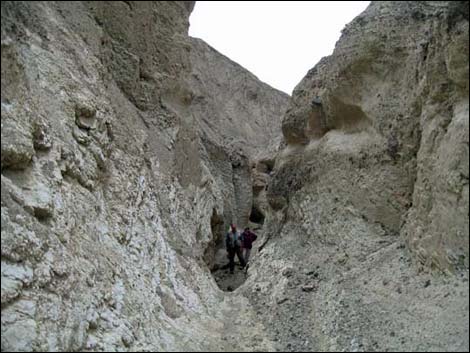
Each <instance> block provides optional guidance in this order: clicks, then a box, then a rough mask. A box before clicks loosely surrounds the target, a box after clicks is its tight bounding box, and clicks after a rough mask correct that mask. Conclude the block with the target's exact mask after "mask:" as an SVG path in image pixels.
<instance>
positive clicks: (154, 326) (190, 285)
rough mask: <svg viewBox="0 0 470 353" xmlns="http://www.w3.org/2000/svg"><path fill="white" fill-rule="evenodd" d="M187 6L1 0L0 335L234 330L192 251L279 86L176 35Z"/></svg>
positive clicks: (244, 192) (179, 335)
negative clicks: (8, 0) (259, 78)
mask: <svg viewBox="0 0 470 353" xmlns="http://www.w3.org/2000/svg"><path fill="white" fill-rule="evenodd" d="M193 6H194V4H193V3H192V2H144V3H142V2H99V3H97V2H2V8H1V11H2V25H1V26H2V27H1V28H2V120H1V124H2V128H1V131H2V141H1V156H2V157H1V171H2V173H1V174H2V176H1V179H2V188H1V195H2V196H1V202H2V208H1V217H2V218H1V221H2V222H1V224H2V245H1V249H2V253H1V256H2V257H1V260H2V266H1V268H2V295H1V300H2V328H1V330H2V335H1V336H2V351H3V350H5V351H13V350H51V351H57V350H61V351H66V350H71V351H76V350H100V351H103V350H104V351H115V350H188V349H190V350H215V349H223V348H224V347H225V345H226V346H227V347H230V346H231V344H236V340H233V341H231V340H230V338H229V339H228V340H223V339H222V336H223V335H224V334H225V332H224V325H225V321H226V316H227V315H229V313H230V310H232V306H235V305H234V304H232V305H229V304H230V303H231V300H237V301H238V304H237V306H236V307H238V306H241V307H243V308H248V307H249V305H248V304H247V303H246V302H244V301H243V298H238V299H232V298H230V297H225V296H223V295H222V292H221V291H220V290H219V288H218V287H217V285H216V284H215V282H214V279H213V278H212V276H211V274H210V271H209V269H208V266H207V264H210V263H211V262H212V261H213V257H214V253H215V250H214V248H215V244H216V241H217V239H218V238H220V235H221V234H222V232H223V231H224V230H225V229H226V227H227V225H228V223H229V222H232V221H233V222H237V223H239V224H240V225H243V224H244V222H245V223H246V222H247V221H248V217H249V215H250V212H251V206H252V191H251V169H250V158H253V157H254V155H255V152H256V146H257V143H258V142H256V141H255V140H258V141H259V145H260V146H261V147H262V148H263V145H268V142H269V141H270V140H275V137H274V135H273V134H274V131H276V130H277V131H279V129H280V118H281V116H282V112H283V109H284V107H285V106H286V103H287V98H288V97H287V95H285V94H282V93H280V92H277V91H275V90H273V89H271V88H270V87H268V86H267V85H264V84H262V83H260V82H258V80H257V79H256V78H255V77H254V76H253V75H251V74H249V73H248V72H246V71H245V70H244V69H242V68H241V67H239V66H237V65H235V64H234V63H232V62H231V61H230V60H228V59H226V58H225V57H223V56H222V55H220V54H218V53H217V52H215V51H214V50H213V49H211V48H210V47H208V46H207V45H206V44H204V43H202V42H201V41H197V40H190V39H189V38H188V36H187V28H188V18H189V14H190V11H191V10H192V7H193ZM201 61H203V62H201ZM216 78H217V79H216ZM229 78H230V80H229V82H226V81H227V80H228V79H229ZM213 79H214V80H213ZM219 85H220V87H222V90H223V94H220V89H219V88H217V87H219ZM245 95H249V99H248V101H249V102H251V104H245V102H244V99H245ZM225 100H226V101H225ZM222 103H224V104H225V105H223V106H222V105H221V104H222ZM239 118H242V119H243V120H242V121H243V125H240V126H238V124H237V119H239ZM276 136H279V135H278V134H277V135H276ZM237 310H238V309H237ZM243 312H248V309H246V310H245V311H242V312H240V313H238V314H241V315H245V314H243ZM246 315H248V314H246ZM229 316H231V315H229ZM232 331H233V332H235V330H232ZM255 333H256V327H255V330H254V331H253V334H255ZM258 344H259V346H260V347H269V344H268V343H266V344H265V342H264V340H263V339H261V340H260V341H258ZM226 349H229V348H226Z"/></svg>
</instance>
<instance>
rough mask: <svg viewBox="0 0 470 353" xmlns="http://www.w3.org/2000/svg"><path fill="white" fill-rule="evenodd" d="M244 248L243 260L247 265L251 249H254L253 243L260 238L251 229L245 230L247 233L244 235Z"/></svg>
mask: <svg viewBox="0 0 470 353" xmlns="http://www.w3.org/2000/svg"><path fill="white" fill-rule="evenodd" d="M241 238H242V248H243V258H244V259H245V263H248V260H249V259H250V253H251V248H252V247H253V242H254V241H255V240H256V239H257V238H258V236H257V235H256V234H255V233H253V232H252V231H251V230H250V228H248V227H247V228H245V231H244V232H243V233H242V236H241Z"/></svg>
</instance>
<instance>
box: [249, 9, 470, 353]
mask: <svg viewBox="0 0 470 353" xmlns="http://www.w3.org/2000/svg"><path fill="white" fill-rule="evenodd" d="M457 48H458V49H457ZM451 62H452V63H453V64H451ZM282 131H283V134H284V137H285V140H286V143H287V146H286V147H285V148H284V149H283V150H282V151H281V153H280V155H279V157H278V158H277V159H276V162H275V168H274V173H273V175H272V179H271V181H270V182H269V184H268V188H267V200H268V202H269V204H270V210H269V212H268V215H267V221H266V222H265V224H266V227H267V229H266V236H265V239H264V244H263V246H262V251H261V255H260V257H259V258H258V259H257V260H256V262H255V263H254V264H253V267H252V269H253V277H252V278H251V279H250V280H249V282H248V284H247V285H246V286H245V288H246V291H247V293H248V295H250V296H251V297H252V298H253V301H254V303H256V306H257V307H258V310H259V312H260V313H266V314H265V315H264V318H265V322H266V323H267V325H271V329H270V330H269V332H273V333H274V334H273V337H276V336H278V337H279V341H280V342H281V343H280V347H279V349H281V348H282V349H288V350H365V351H370V350H385V349H392V350H411V351H412V350H432V349H443V350H467V349H468V345H469V343H468V338H467V337H468V322H469V318H468V315H469V314H468V257H469V247H468V232H469V223H468V212H469V208H468V158H469V153H468V138H469V137H468V136H469V132H468V3H464V2H374V3H372V4H371V5H370V6H369V7H368V9H367V10H366V11H365V12H364V13H362V14H361V15H359V16H358V17H356V19H354V20H353V21H352V22H351V23H350V24H348V25H347V26H346V28H345V29H344V30H343V35H342V37H341V39H340V40H339V41H338V43H337V45H336V48H335V51H334V53H333V54H332V55H331V56H329V57H326V58H323V59H322V60H321V61H320V62H319V63H318V64H317V65H316V66H315V67H314V68H313V69H312V70H310V71H309V73H308V74H307V76H306V77H305V78H304V79H303V80H302V81H301V82H300V83H299V85H298V86H297V87H296V89H295V90H294V94H293V97H292V101H291V104H290V106H289V108H288V111H287V113H286V115H285V117H284V120H283V123H282ZM405 244H406V245H405ZM412 262H413V263H415V265H416V267H414V266H412V265H411V263H412ZM416 269H418V271H420V270H423V269H424V270H429V269H434V270H437V271H438V272H445V273H448V274H450V273H452V275H451V276H450V277H447V278H446V277H442V276H436V278H432V279H430V277H427V276H429V275H425V274H416ZM428 280H429V282H427V281H428ZM429 283H431V285H429ZM454 285H455V288H456V289H454V288H453V287H452V286H454ZM430 288H431V291H432V293H433V294H432V295H435V297H431V295H430V294H429V291H430ZM273 306H274V307H276V310H267V309H266V308H268V307H269V308H272V307H273ZM404 307H406V313H405V311H404V310H405V309H404ZM299 308H300V309H299ZM420 315H425V316H426V317H427V318H428V320H426V323H423V321H422V320H419V319H416V318H417V317H419V316H420ZM444 318H445V319H444ZM286 322H289V323H290V324H289V325H287V327H286V325H285V323H286ZM278 323H282V324H278ZM425 335H426V337H427V338H426V339H423V337H424V336H425Z"/></svg>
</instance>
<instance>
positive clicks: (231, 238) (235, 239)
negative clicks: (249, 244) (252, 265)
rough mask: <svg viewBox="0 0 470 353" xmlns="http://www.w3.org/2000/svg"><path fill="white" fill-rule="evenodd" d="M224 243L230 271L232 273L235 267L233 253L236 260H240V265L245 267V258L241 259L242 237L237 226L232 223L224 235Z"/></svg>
mask: <svg viewBox="0 0 470 353" xmlns="http://www.w3.org/2000/svg"><path fill="white" fill-rule="evenodd" d="M225 245H226V247H227V252H228V258H229V261H230V263H229V267H230V273H233V271H234V269H235V254H237V256H238V260H239V261H240V265H241V266H242V267H245V260H244V259H243V255H242V249H241V246H242V239H241V234H240V232H238V231H237V227H236V226H235V225H234V224H232V225H231V226H230V231H229V232H228V233H227V235H226V236H225Z"/></svg>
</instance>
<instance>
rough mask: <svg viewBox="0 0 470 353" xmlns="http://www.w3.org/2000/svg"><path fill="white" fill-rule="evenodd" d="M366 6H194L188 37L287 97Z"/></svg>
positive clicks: (236, 3) (206, 3) (245, 3)
mask: <svg viewBox="0 0 470 353" xmlns="http://www.w3.org/2000/svg"><path fill="white" fill-rule="evenodd" d="M368 4H369V1H308V2H307V1H273V2H270V1H197V2H196V7H195V8H194V11H193V13H192V14H191V18H190V23H191V26H190V28H189V34H190V35H191V36H193V37H197V38H201V39H203V40H204V41H206V42H207V43H208V44H210V45H211V46H212V47H214V48H215V49H217V50H218V51H219V52H221V53H222V54H224V55H226V56H228V57H229V58H230V59H232V60H233V61H235V62H237V63H239V64H240V65H242V66H243V67H245V68H247V69H248V70H250V71H251V72H252V73H254V74H255V75H256V76H257V77H258V78H259V79H261V80H262V81H264V82H266V83H268V84H269V85H271V86H273V87H275V88H277V89H280V90H281V91H284V92H286V93H288V94H291V93H292V90H293V89H294V87H295V85H297V83H299V81H300V80H301V79H302V78H303V77H304V76H305V75H306V73H307V71H308V70H309V69H311V68H312V67H313V66H314V65H315V64H316V63H317V62H318V61H319V60H320V59H321V58H322V57H323V56H326V55H329V54H331V53H332V51H333V48H334V46H335V43H336V41H337V40H338V39H339V36H340V34H341V33H340V32H341V29H343V27H344V26H345V25H346V24H347V23H348V22H350V21H351V20H352V19H353V18H354V17H356V16H357V15H358V14H360V13H361V12H362V11H363V10H364V9H365V8H366V7H367V5H368Z"/></svg>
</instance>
